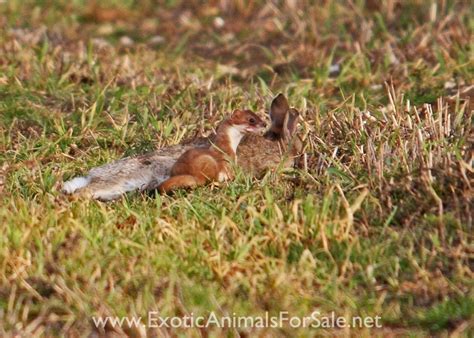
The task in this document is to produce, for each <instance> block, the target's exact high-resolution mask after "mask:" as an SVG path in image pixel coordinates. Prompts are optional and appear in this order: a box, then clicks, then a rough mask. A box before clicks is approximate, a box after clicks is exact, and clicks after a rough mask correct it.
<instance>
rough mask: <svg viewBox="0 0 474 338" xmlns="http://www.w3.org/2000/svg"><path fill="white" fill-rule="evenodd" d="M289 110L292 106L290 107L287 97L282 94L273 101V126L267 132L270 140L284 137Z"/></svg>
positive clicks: (271, 113) (271, 109) (271, 116)
mask: <svg viewBox="0 0 474 338" xmlns="http://www.w3.org/2000/svg"><path fill="white" fill-rule="evenodd" d="M289 109H290V106H289V105H288V100H287V99H286V97H285V95H283V94H281V93H280V94H278V95H277V96H276V97H275V98H274V99H273V101H272V105H271V106H270V119H271V121H272V125H271V126H270V130H269V131H268V132H267V137H268V138H270V139H274V140H275V139H279V138H282V137H284V130H283V127H284V124H285V117H286V115H287V112H288V110H289Z"/></svg>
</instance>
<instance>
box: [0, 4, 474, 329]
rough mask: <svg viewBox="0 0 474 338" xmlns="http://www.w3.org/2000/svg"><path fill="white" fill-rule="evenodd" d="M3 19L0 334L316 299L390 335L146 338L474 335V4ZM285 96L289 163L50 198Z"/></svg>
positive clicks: (193, 7)
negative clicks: (294, 150)
mask: <svg viewBox="0 0 474 338" xmlns="http://www.w3.org/2000/svg"><path fill="white" fill-rule="evenodd" d="M0 11H1V13H2V15H1V16H0V17H1V18H0V25H1V26H2V30H1V31H0V45H1V46H2V47H1V48H2V58H1V60H0V194H1V196H2V198H1V201H0V231H1V233H2V236H0V334H1V335H2V336H15V335H20V336H71V337H75V336H89V335H90V334H95V333H97V334H101V335H105V334H111V332H112V331H113V329H112V328H111V327H107V328H105V329H97V328H95V327H94V325H93V321H92V316H127V317H131V316H142V317H144V318H145V317H146V316H147V313H148V312H149V311H159V312H160V314H161V315H163V316H183V315H185V314H191V313H194V314H195V315H203V316H208V315H209V312H210V311H215V312H216V314H218V315H219V316H220V315H225V314H232V313H236V314H237V315H244V316H257V315H264V313H265V311H269V313H270V314H272V315H277V314H278V312H280V311H288V312H289V313H290V314H291V315H293V316H301V317H303V316H306V315H308V314H310V313H311V312H312V311H314V310H315V309H316V310H318V311H320V312H321V313H322V314H330V313H331V312H333V311H334V312H335V313H336V314H337V315H338V316H345V317H346V318H350V317H352V316H381V318H382V325H383V327H382V328H353V329H351V330H349V329H347V328H345V329H344V328H319V329H313V328H311V329H308V328H298V329H295V328H291V327H289V326H288V325H285V326H284V327H283V328H266V329H262V328H241V329H227V328H218V327H211V328H208V329H196V328H194V329H163V328H161V329H157V328H147V329H146V330H145V331H146V333H147V334H148V335H150V336H154V335H155V336H156V335H158V336H166V335H173V336H174V335H176V336H188V335H191V336H238V335H241V336H254V335H260V336H302V337H306V336H313V335H318V336H319V335H337V334H339V335H354V336H359V335H362V336H373V335H379V336H385V335H399V336H431V335H439V336H448V335H453V336H469V335H471V334H472V333H473V326H474V324H473V319H472V318H473V314H474V308H473V304H474V303H473V302H474V300H473V299H474V293H473V280H474V279H473V271H472V268H473V256H472V254H473V248H474V247H473V236H472V233H473V228H472V185H473V183H474V182H473V179H472V177H473V176H472V174H473V169H472V164H473V159H472V149H473V148H472V145H473V137H472V121H473V113H472V112H473V110H472V109H473V103H472V97H473V89H472V86H470V84H472V83H473V74H474V69H473V68H474V64H473V55H472V29H473V26H474V22H473V19H472V18H473V15H472V13H473V8H472V6H469V3H468V2H463V1H458V2H456V1H440V2H429V1H413V2H411V3H405V2H393V1H387V2H385V3H383V4H382V5H380V4H378V3H377V2H373V1H366V2H364V1H356V2H351V3H346V2H342V1H335V2H326V3H319V2H317V3H316V4H315V5H303V4H302V3H298V2H296V3H294V4H293V2H288V3H282V4H273V3H265V2H263V1H249V2H243V1H237V2H235V3H231V4H230V3H227V2H217V5H215V6H213V5H203V4H200V3H198V2H194V1H192V2H189V3H185V2H183V3H181V2H176V1H167V2H164V3H163V4H161V5H159V6H158V5H156V4H154V2H151V1H140V2H139V3H135V2H131V1H115V2H113V4H109V3H108V2H93V3H91V4H86V3H85V2H83V1H72V2H69V1H55V2H43V1H8V2H4V3H1V4H0ZM217 17H219V18H222V20H223V22H224V25H223V26H222V27H220V24H219V22H220V21H219V19H216V18H217ZM156 36H160V37H161V38H156ZM124 37H128V38H130V39H132V44H130V41H129V40H127V39H124ZM151 37H155V39H154V40H153V41H155V42H153V41H152V40H150V38H151ZM156 41H158V43H157V42H156ZM332 65H339V67H331V66H332ZM337 68H339V69H338V70H337ZM331 69H332V70H333V71H331ZM334 69H335V70H336V71H334ZM278 92H284V93H286V94H287V96H288V97H289V100H290V102H291V104H292V105H293V106H295V107H296V108H298V109H299V111H300V112H301V114H302V117H303V120H304V123H302V125H301V128H300V131H299V132H300V134H301V136H302V138H303V139H304V141H305V152H306V155H307V156H306V161H305V163H304V165H302V166H301V167H300V168H298V169H293V170H286V171H283V170H282V171H278V172H276V173H268V174H267V175H266V176H265V177H264V178H263V179H261V180H256V179H253V178H251V177H248V176H247V175H245V173H242V172H239V173H238V175H237V178H236V180H235V181H233V182H231V183H229V184H224V185H220V186H217V187H216V186H215V187H210V186H208V187H203V188H199V189H196V190H194V191H192V192H179V193H177V194H176V195H175V196H173V197H166V196H147V195H141V194H130V195H127V196H124V198H123V199H120V200H119V201H116V202H114V203H101V202H97V201H90V200H84V199H77V198H69V197H67V196H64V195H62V194H61V193H60V186H61V184H62V182H63V180H66V179H69V178H71V177H73V176H75V175H77V174H81V173H85V172H86V171H87V170H88V169H89V168H91V167H93V166H96V165H100V164H103V163H106V162H109V161H112V160H114V159H117V158H120V157H122V156H125V155H133V154H139V153H144V152H146V151H149V150H152V149H155V148H158V147H162V146H166V145H170V144H176V143H179V142H180V141H182V140H184V139H186V138H188V137H193V136H194V135H197V134H201V133H205V132H208V131H209V130H211V129H212V128H213V127H215V126H216V123H217V122H218V121H219V120H220V119H221V118H222V117H223V116H224V115H225V114H226V113H228V112H230V111H231V110H232V109H234V108H237V107H247V108H251V109H254V110H256V111H258V112H260V113H262V114H263V112H264V111H266V109H268V106H269V103H270V100H271V98H272V96H273V95H275V94H276V93H278ZM115 331H116V332H118V333H119V334H123V333H126V334H128V335H131V336H140V335H141V334H143V330H142V331H140V330H139V329H134V328H133V327H132V328H130V327H127V326H124V327H123V328H121V329H120V328H115Z"/></svg>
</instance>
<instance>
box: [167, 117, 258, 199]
mask: <svg viewBox="0 0 474 338" xmlns="http://www.w3.org/2000/svg"><path fill="white" fill-rule="evenodd" d="M264 127H265V122H263V121H262V119H260V118H259V117H258V116H257V115H256V114H255V113H253V112H252V111H250V110H235V111H234V112H233V113H232V115H231V116H230V117H229V118H227V119H226V120H224V121H223V122H222V123H221V124H220V125H219V127H218V128H217V132H216V136H215V138H214V142H213V144H212V145H211V146H210V147H209V148H207V149H206V148H193V149H190V150H188V151H186V152H185V153H184V154H183V155H181V157H179V158H178V160H177V161H176V163H175V164H174V165H173V167H172V168H171V175H170V176H171V177H170V178H169V179H167V180H166V181H164V182H163V183H161V184H160V185H159V187H158V190H159V191H160V193H168V192H170V191H173V190H175V189H178V188H192V187H195V186H199V185H204V184H206V183H208V182H216V181H217V182H222V181H225V180H228V179H232V177H233V174H232V170H231V167H230V165H229V164H230V163H229V162H230V161H232V160H235V158H236V152H237V146H238V145H239V143H240V140H241V139H242V137H243V136H244V135H245V134H247V133H256V132H259V131H260V130H262V129H263V128H264Z"/></svg>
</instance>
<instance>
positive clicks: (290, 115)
mask: <svg viewBox="0 0 474 338" xmlns="http://www.w3.org/2000/svg"><path fill="white" fill-rule="evenodd" d="M299 117H300V113H299V112H298V111H297V110H296V109H294V108H290V109H289V110H288V112H287V113H286V115H285V119H284V121H283V138H285V139H289V138H291V136H293V134H294V133H295V131H296V127H297V126H298V120H299Z"/></svg>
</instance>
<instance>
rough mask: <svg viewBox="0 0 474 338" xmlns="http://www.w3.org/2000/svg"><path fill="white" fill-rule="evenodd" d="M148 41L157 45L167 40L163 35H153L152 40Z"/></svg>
mask: <svg viewBox="0 0 474 338" xmlns="http://www.w3.org/2000/svg"><path fill="white" fill-rule="evenodd" d="M148 42H149V43H150V45H153V46H157V45H161V44H162V43H163V42H165V38H164V37H162V36H161V35H155V36H153V37H151V38H150V40H148Z"/></svg>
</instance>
